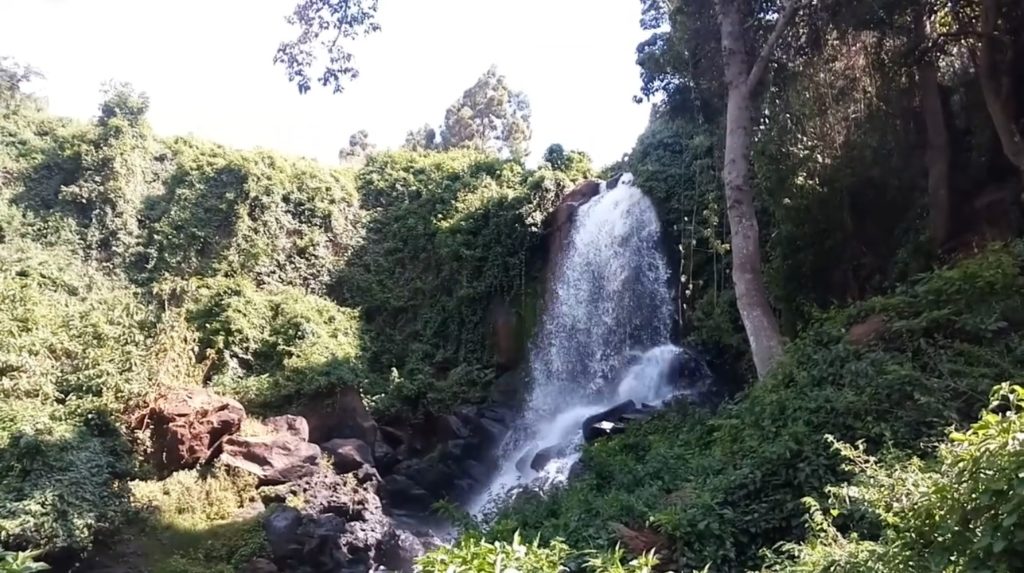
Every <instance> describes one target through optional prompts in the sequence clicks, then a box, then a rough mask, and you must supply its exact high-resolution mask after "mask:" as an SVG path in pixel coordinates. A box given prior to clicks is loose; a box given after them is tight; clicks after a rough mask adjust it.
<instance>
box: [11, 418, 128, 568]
mask: <svg viewBox="0 0 1024 573" xmlns="http://www.w3.org/2000/svg"><path fill="white" fill-rule="evenodd" d="M127 453H128V452H127V447H126V446H125V444H124V443H123V442H122V441H121V440H120V437H119V436H118V434H117V431H116V429H115V428H114V427H113V424H111V423H109V422H107V421H105V420H102V419H100V418H96V417H88V418H86V419H82V420H74V419H70V420H69V419H67V418H66V414H65V413H64V412H62V411H61V410H60V409H59V406H57V405H55V404H49V405H48V404H45V403H43V402H41V401H39V400H4V401H3V403H2V404H0V543H2V544H4V545H5V546H8V547H14V548H22V549H25V548H30V547H31V548H40V549H46V550H71V551H73V552H81V551H84V550H86V549H88V548H89V547H90V546H91V545H92V540H93V538H94V537H95V536H96V534H97V533H99V532H101V531H106V530H109V529H110V528H113V527H117V526H118V525H119V524H121V523H122V522H123V520H124V518H125V516H126V514H127V512H128V503H127V496H126V495H125V493H126V492H125V491H124V489H123V481H122V480H123V479H124V478H125V477H126V475H127V472H128V470H129V467H128V464H127V457H128V456H127Z"/></svg>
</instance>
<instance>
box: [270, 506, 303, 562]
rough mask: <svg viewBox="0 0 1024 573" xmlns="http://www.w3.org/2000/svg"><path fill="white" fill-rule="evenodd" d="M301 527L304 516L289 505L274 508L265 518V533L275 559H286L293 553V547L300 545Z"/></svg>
mask: <svg viewBox="0 0 1024 573" xmlns="http://www.w3.org/2000/svg"><path fill="white" fill-rule="evenodd" d="M301 526H302V514H301V513H299V510H297V509H295V508H293V507H288V506H287V505H278V506H276V507H274V508H273V509H272V510H270V511H269V512H268V513H267V516H266V517H265V518H263V533H264V535H266V537H267V543H268V544H269V545H270V552H271V554H273V556H274V558H275V559H281V558H285V557H287V556H288V555H289V554H290V553H291V551H292V550H293V546H294V545H295V544H296V543H298V534H299V527H301Z"/></svg>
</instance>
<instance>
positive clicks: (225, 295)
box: [169, 278, 381, 411]
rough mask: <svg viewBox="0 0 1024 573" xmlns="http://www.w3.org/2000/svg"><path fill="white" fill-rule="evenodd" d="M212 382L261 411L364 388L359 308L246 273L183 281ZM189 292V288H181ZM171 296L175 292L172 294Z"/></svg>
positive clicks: (365, 377)
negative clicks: (264, 283)
mask: <svg viewBox="0 0 1024 573" xmlns="http://www.w3.org/2000/svg"><path fill="white" fill-rule="evenodd" d="M171 290H176V291H178V292H175V293H174V295H173V296H176V297H178V296H180V297H184V298H185V299H186V300H187V302H186V306H187V307H188V309H189V310H188V320H189V321H190V322H191V323H192V324H193V325H194V327H195V329H196V330H197V332H198V334H199V340H198V343H199V346H200V349H201V351H202V352H203V353H205V355H206V359H207V360H210V361H212V365H211V367H210V372H211V373H212V379H211V380H210V384H211V385H212V386H213V388H214V389H216V390H217V391H219V392H222V393H225V394H228V395H231V396H234V397H236V398H238V399H239V400H241V401H242V402H243V403H244V404H245V405H246V406H247V407H250V408H252V409H254V410H255V411H273V410H275V409H276V410H283V409H287V408H288V407H289V406H293V405H295V404H296V403H298V402H301V401H302V400H304V399H306V398H310V397H313V396H317V395H321V394H325V393H327V392H329V391H330V390H331V389H334V388H338V387H340V386H355V387H357V388H361V389H363V388H365V389H366V390H367V391H368V392H370V393H374V392H375V391H376V392H377V393H379V392H380V391H381V388H380V386H377V387H373V386H372V385H371V384H369V383H368V381H369V376H368V374H367V372H366V371H365V369H364V367H363V364H362V355H361V352H362V350H361V345H362V338H361V337H362V335H361V322H360V320H359V313H357V312H356V311H353V310H350V309H345V308H340V307H338V306H337V305H335V304H334V303H332V302H330V301H328V300H326V299H324V298H321V297H317V296H315V295H311V294H307V293H305V292H303V291H301V290H299V289H296V288H291V287H275V288H270V287H268V288H264V289H259V288H257V287H256V286H255V285H254V284H253V283H251V282H249V281H248V280H246V279H226V278H218V279H210V280H200V281H193V282H192V283H189V284H186V285H179V286H178V287H176V288H173V289H171ZM181 291H185V292H181ZM169 296H170V295H169Z"/></svg>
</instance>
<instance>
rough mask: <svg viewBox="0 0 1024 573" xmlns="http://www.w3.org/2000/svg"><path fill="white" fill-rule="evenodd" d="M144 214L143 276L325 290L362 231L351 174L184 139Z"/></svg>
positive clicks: (174, 147) (173, 145) (170, 145)
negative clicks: (218, 277)
mask: <svg viewBox="0 0 1024 573" xmlns="http://www.w3.org/2000/svg"><path fill="white" fill-rule="evenodd" d="M166 146H167V152H166V153H167V155H168V159H167V160H168V161H170V162H171V166H170V174H169V176H168V178H167V181H166V189H167V190H166V192H165V193H163V194H162V195H161V196H159V197H156V198H154V199H153V200H152V201H151V202H150V203H149V205H148V208H147V210H146V213H145V221H144V224H145V228H146V231H147V234H148V238H147V241H146V251H147V253H146V257H145V262H144V267H145V272H144V276H145V277H147V279H146V280H147V281H152V280H158V279H160V278H161V277H166V276H173V277H178V278H187V277H192V276H197V275H198V276H215V275H227V276H237V277H247V278H249V279H250V280H252V281H253V282H254V283H255V284H257V285H261V286H262V285H284V286H295V287H301V288H304V289H307V290H310V291H312V292H322V291H323V289H324V286H325V285H326V284H327V282H328V281H329V280H330V278H331V276H332V273H334V272H335V271H336V270H337V269H338V267H340V266H342V265H343V264H344V263H345V261H346V260H347V257H348V256H349V254H350V253H351V251H352V250H353V249H354V248H355V247H356V246H357V245H358V244H359V242H360V240H361V235H362V225H361V224H362V214H361V211H360V210H359V208H358V205H357V199H356V194H355V189H354V186H353V183H352V175H351V173H350V172H348V171H345V170H342V169H325V168H323V167H320V166H319V165H317V164H315V163H313V162H311V161H308V160H292V159H286V158H284V157H281V156H279V155H276V154H273V153H269V152H265V151H253V152H241V151H233V150H229V149H227V148H224V147H222V146H219V145H212V144H209V143H205V142H200V141H196V140H192V139H186V138H175V139H171V140H169V141H167V142H166Z"/></svg>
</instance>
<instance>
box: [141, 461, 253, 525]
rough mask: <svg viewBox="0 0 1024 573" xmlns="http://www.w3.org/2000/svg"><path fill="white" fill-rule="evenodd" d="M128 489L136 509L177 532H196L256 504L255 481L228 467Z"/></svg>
mask: <svg viewBox="0 0 1024 573" xmlns="http://www.w3.org/2000/svg"><path fill="white" fill-rule="evenodd" d="M129 487H130V488H131V494H132V501H133V503H134V504H135V505H136V506H137V507H139V508H141V509H144V510H145V511H146V512H148V513H149V514H150V517H151V518H153V519H156V520H158V521H159V522H161V523H162V524H164V525H167V524H171V523H173V525H174V527H175V529H179V530H199V529H203V528H204V527H206V526H207V525H208V524H210V523H216V522H220V521H225V520H228V519H230V518H231V517H233V516H234V515H235V513H237V512H238V510H239V509H241V508H244V507H246V506H247V505H250V504H252V503H253V502H256V501H259V497H258V496H257V495H256V478H255V477H254V476H252V475H251V474H247V473H245V472H242V471H239V470H233V469H232V468H229V467H215V468H214V469H213V470H212V471H210V472H206V473H205V474H204V473H200V472H199V471H198V470H184V471H179V472H175V473H174V474H171V476H170V477H168V478H167V479H164V480H161V481H132V482H131V483H130V484H129Z"/></svg>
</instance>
